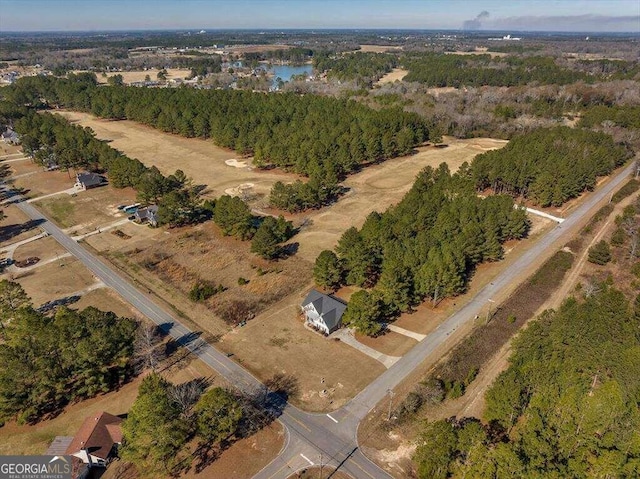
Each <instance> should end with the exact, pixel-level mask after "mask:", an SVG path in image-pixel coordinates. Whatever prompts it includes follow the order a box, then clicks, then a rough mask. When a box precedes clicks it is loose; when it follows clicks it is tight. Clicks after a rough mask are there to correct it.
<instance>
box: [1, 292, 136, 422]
mask: <svg viewBox="0 0 640 479" xmlns="http://www.w3.org/2000/svg"><path fill="white" fill-rule="evenodd" d="M0 325H1V329H0V333H1V336H2V341H1V342H0V361H1V362H2V368H0V421H2V422H4V421H6V420H9V419H13V418H17V420H18V422H19V423H32V422H36V421H38V420H39V419H41V418H43V417H44V416H46V415H47V414H51V413H55V412H56V411H59V410H60V409H61V408H62V407H64V406H65V405H66V404H68V403H70V402H72V401H74V400H78V399H85V398H90V397H93V396H96V395H97V394H100V393H105V392H108V391H110V390H112V389H114V388H115V387H117V386H119V385H121V384H122V383H124V382H125V381H126V380H127V379H128V378H129V377H131V375H132V374H133V372H134V371H133V364H132V359H133V356H134V339H135V334H136V328H137V323H136V322H135V321H134V320H132V319H128V318H120V317H118V316H116V315H115V314H114V313H113V312H104V311H100V310H98V309H96V308H93V307H88V308H86V309H84V310H82V311H75V310H72V309H68V308H66V307H60V308H58V309H57V311H56V312H55V314H53V315H52V316H51V315H46V314H44V313H42V312H39V311H38V310H36V309H35V308H34V307H33V305H32V303H31V301H30V299H29V297H28V296H27V294H26V293H25V291H24V290H23V289H22V287H21V286H20V285H19V284H17V283H13V282H10V281H7V280H2V281H0Z"/></svg>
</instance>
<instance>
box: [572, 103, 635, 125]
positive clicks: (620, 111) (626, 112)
mask: <svg viewBox="0 0 640 479" xmlns="http://www.w3.org/2000/svg"><path fill="white" fill-rule="evenodd" d="M607 124H610V125H616V126H620V127H622V128H640V106H620V105H613V106H605V105H599V106H595V107H593V108H589V109H588V110H587V111H585V112H584V113H583V114H582V117H581V118H580V121H579V123H578V125H579V126H583V127H586V128H592V127H594V126H604V125H607Z"/></svg>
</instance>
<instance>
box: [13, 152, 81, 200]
mask: <svg viewBox="0 0 640 479" xmlns="http://www.w3.org/2000/svg"><path fill="white" fill-rule="evenodd" d="M25 163H29V162H28V161H27V162H22V161H21V162H19V164H20V168H21V169H26V168H27V167H26V166H25ZM14 164H15V163H14ZM30 165H31V169H32V171H33V174H32V175H29V176H23V177H21V178H16V179H15V180H12V183H13V186H14V187H16V188H22V189H23V190H25V192H24V196H25V197H27V198H36V197H39V196H42V195H48V194H50V193H57V192H59V191H63V190H66V189H68V188H71V187H72V186H73V184H74V183H75V181H76V178H75V172H73V171H68V172H67V171H43V170H42V168H40V167H39V166H38V165H36V164H33V163H30Z"/></svg>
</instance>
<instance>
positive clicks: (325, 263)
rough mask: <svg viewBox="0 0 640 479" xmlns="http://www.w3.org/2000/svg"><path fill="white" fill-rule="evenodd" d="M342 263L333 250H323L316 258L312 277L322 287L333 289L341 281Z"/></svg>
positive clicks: (338, 285) (337, 286)
mask: <svg viewBox="0 0 640 479" xmlns="http://www.w3.org/2000/svg"><path fill="white" fill-rule="evenodd" d="M342 274H343V271H342V264H341V263H340V260H339V259H338V257H337V256H336V254H335V253H334V252H333V251H330V250H324V251H322V252H321V253H320V254H319V255H318V257H317V258H316V263H315V266H314V267H313V278H314V280H315V282H316V284H317V285H318V286H320V287H322V288H324V289H328V290H331V291H335V290H336V289H337V288H339V287H340V284H341V283H342Z"/></svg>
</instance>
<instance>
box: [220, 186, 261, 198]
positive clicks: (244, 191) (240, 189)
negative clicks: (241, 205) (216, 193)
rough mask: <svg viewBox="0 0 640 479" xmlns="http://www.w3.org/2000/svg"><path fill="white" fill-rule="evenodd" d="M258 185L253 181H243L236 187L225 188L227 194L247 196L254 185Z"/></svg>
mask: <svg viewBox="0 0 640 479" xmlns="http://www.w3.org/2000/svg"><path fill="white" fill-rule="evenodd" d="M254 186H256V185H254V184H253V183H241V184H239V185H238V186H236V187H235V188H227V189H226V190H224V192H225V194H227V195H231V196H240V197H247V196H248V195H250V194H251V192H252V191H253V187H254Z"/></svg>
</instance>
